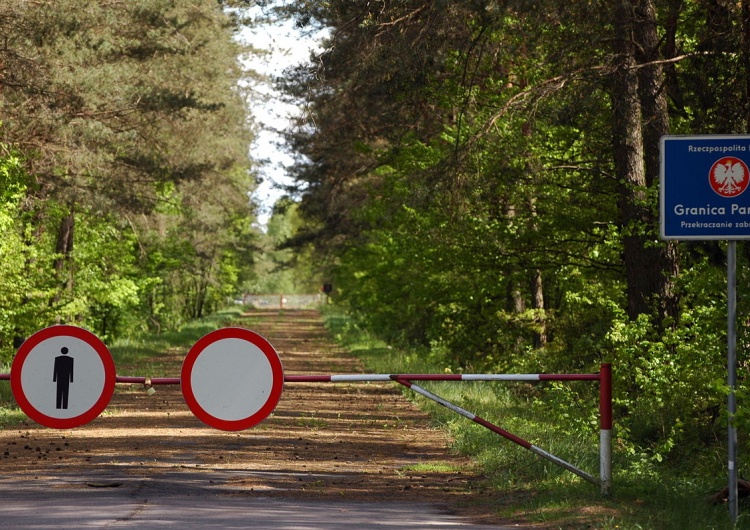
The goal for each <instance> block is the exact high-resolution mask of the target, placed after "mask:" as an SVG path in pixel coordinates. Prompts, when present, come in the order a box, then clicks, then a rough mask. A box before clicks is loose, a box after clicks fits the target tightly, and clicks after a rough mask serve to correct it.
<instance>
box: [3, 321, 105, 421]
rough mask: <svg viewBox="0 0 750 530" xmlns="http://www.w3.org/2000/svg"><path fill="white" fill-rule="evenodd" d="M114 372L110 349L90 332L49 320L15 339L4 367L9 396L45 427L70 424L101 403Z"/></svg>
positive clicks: (91, 415)
mask: <svg viewBox="0 0 750 530" xmlns="http://www.w3.org/2000/svg"><path fill="white" fill-rule="evenodd" d="M116 379H117V375H116V373H115V364H114V361H113V360H112V355H111V354H110V353H109V350H108V349H107V347H106V346H105V345H104V343H103V342H102V341H101V340H99V339H98V338H97V337H96V335H94V334H93V333H91V332H89V331H87V330H85V329H83V328H79V327H75V326H67V325H63V326H52V327H49V328H45V329H43V330H41V331H38V332H36V333H34V334H33V335H32V336H31V337H29V338H28V339H26V341H25V342H24V343H23V344H22V345H21V347H20V348H19V349H18V352H17V353H16V356H15V357H14V359H13V364H12V365H11V369H10V386H11V391H12V392H13V397H14V398H15V399H16V402H17V403H18V406H19V407H21V410H23V411H24V412H25V413H26V415H27V416H28V417H29V418H31V419H32V420H34V421H35V422H37V423H39V424H40V425H44V426H45V427H52V428H55V429H72V428H73V427H78V426H80V425H83V424H85V423H88V422H89V421H91V420H93V419H94V418H96V417H97V416H98V415H99V414H101V412H102V411H103V410H104V409H105V408H107V405H108V404H109V401H110V399H112V394H114V391H115V383H116Z"/></svg>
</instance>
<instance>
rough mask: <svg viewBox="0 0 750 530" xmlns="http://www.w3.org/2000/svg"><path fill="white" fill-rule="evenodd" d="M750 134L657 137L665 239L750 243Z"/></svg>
mask: <svg viewBox="0 0 750 530" xmlns="http://www.w3.org/2000/svg"><path fill="white" fill-rule="evenodd" d="M748 168H750V136H739V135H732V136H664V137H662V139H661V175H660V177H661V188H660V212H661V213H660V226H661V237H662V238H663V239H703V240H708V239H726V240H729V239H750V190H748V189H747V188H748V187H749V186H748V185H749V184H750V169H748Z"/></svg>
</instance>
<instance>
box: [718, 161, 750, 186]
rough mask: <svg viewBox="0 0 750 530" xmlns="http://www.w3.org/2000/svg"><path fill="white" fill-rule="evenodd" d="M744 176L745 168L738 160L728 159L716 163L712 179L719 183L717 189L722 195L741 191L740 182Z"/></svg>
mask: <svg viewBox="0 0 750 530" xmlns="http://www.w3.org/2000/svg"><path fill="white" fill-rule="evenodd" d="M733 162H734V163H733ZM745 177H746V175H745V169H744V168H743V167H742V164H741V163H740V162H738V161H732V160H728V161H727V162H726V163H723V164H716V167H715V168H714V181H715V182H716V184H718V185H719V187H718V191H719V192H720V193H721V194H722V195H736V194H737V193H738V192H740V191H742V186H741V184H742V183H743V182H744V181H745Z"/></svg>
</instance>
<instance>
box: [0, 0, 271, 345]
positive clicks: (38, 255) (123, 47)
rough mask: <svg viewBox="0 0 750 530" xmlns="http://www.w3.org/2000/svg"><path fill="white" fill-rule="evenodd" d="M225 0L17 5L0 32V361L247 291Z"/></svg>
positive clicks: (243, 181)
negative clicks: (70, 334) (65, 338)
mask: <svg viewBox="0 0 750 530" xmlns="http://www.w3.org/2000/svg"><path fill="white" fill-rule="evenodd" d="M238 23H239V19H238V18H236V17H232V16H230V15H229V14H227V13H225V12H224V11H223V9H222V7H221V5H219V4H216V3H213V4H212V3H198V4H196V3H194V2H191V1H186V0H167V1H163V0H144V1H139V2H124V3H115V4H111V3H107V2H100V1H97V0H87V1H85V2H75V1H70V0H63V1H61V2H48V1H46V0H45V1H42V2H41V3H38V4H34V5H33V6H31V5H30V4H28V3H27V2H23V1H16V0H11V1H9V2H6V4H5V5H4V6H3V16H2V17H0V32H2V33H3V36H4V46H3V48H2V50H0V65H1V66H0V108H2V114H3V123H2V124H1V125H0V228H2V230H3V233H4V237H3V240H2V242H0V256H2V260H0V290H1V291H2V293H3V295H2V297H0V316H2V319H0V320H1V322H0V360H2V359H9V358H10V357H11V355H12V354H13V351H14V350H15V348H16V346H17V343H18V342H19V340H21V339H22V338H24V337H27V336H28V335H30V334H31V333H33V332H35V331H37V330H39V329H41V328H42V327H46V326H49V325H52V324H55V323H61V322H68V323H75V324H78V325H81V326H85V327H87V328H90V329H91V330H92V331H94V332H95V333H97V334H98V335H100V336H101V337H102V338H103V339H105V340H113V339H115V338H118V337H123V336H135V335H137V334H138V333H141V332H144V331H148V330H158V331H166V330H169V329H174V328H176V327H179V326H180V325H181V324H182V323H183V322H185V321H187V320H189V319H191V318H195V317H199V316H201V315H203V314H206V313H210V312H211V311H214V310H215V309H217V308H218V307H220V306H222V305H223V304H224V303H225V302H226V300H227V298H228V297H231V296H234V295H235V294H236V293H237V292H238V291H239V289H240V286H241V284H242V283H243V281H244V278H245V277H247V276H248V275H249V272H248V271H249V270H250V269H251V267H252V262H253V252H254V242H255V239H256V237H257V232H256V231H255V230H254V229H253V228H252V220H253V214H254V212H253V210H252V205H250V204H249V203H248V197H247V193H248V191H251V190H252V189H253V187H254V185H255V184H254V181H253V176H252V173H251V169H252V167H251V161H250V160H249V159H248V155H247V146H248V145H249V144H250V142H251V141H252V137H253V135H252V127H251V125H252V124H251V120H250V119H249V117H248V112H247V108H246V101H245V94H243V92H242V89H241V88H240V83H239V82H240V79H241V78H242V77H243V75H244V74H245V73H244V72H243V71H242V69H241V67H240V63H239V55H240V53H241V52H242V51H243V50H242V49H241V48H240V46H239V45H238V44H237V42H236V41H235V39H234V32H235V30H236V29H237V26H236V24H238Z"/></svg>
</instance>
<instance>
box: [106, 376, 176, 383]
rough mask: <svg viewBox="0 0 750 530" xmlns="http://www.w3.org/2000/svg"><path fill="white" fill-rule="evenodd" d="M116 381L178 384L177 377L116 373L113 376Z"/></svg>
mask: <svg viewBox="0 0 750 530" xmlns="http://www.w3.org/2000/svg"><path fill="white" fill-rule="evenodd" d="M115 381H116V382H117V383H130V384H139V385H145V384H148V385H151V386H153V385H179V384H180V378H179V377H130V376H122V375H118V376H117V377H116V378H115Z"/></svg>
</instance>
